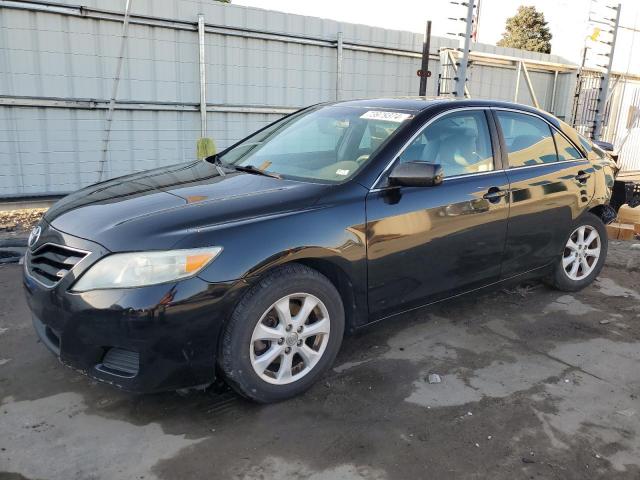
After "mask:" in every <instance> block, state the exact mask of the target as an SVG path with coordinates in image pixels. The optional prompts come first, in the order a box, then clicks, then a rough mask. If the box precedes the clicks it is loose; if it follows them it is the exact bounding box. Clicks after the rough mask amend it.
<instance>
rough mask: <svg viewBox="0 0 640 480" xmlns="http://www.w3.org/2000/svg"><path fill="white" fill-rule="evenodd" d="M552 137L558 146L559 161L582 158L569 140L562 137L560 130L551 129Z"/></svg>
mask: <svg viewBox="0 0 640 480" xmlns="http://www.w3.org/2000/svg"><path fill="white" fill-rule="evenodd" d="M553 138H554V139H555V141H556V147H557V148H558V160H560V161H561V162H562V161H564V160H577V159H579V158H582V154H581V153H580V151H579V150H578V149H577V148H576V147H575V146H574V145H573V144H572V143H571V142H569V140H567V139H566V138H564V135H562V134H561V133H560V132H556V131H555V130H554V131H553Z"/></svg>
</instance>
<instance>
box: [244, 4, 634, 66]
mask: <svg viewBox="0 0 640 480" xmlns="http://www.w3.org/2000/svg"><path fill="white" fill-rule="evenodd" d="M462 1H463V0H457V1H456V2H455V3H462ZM476 1H477V0H476ZM232 2H233V3H234V4H236V5H246V6H252V7H259V8H264V9H268V10H278V11H282V12H289V13H297V14H300V15H309V16H313V17H322V18H330V19H333V20H338V21H342V22H350V23H361V24H365V25H372V26H376V27H383V28H388V29H393V30H407V31H410V32H419V33H424V30H425V23H426V21H427V20H432V22H433V24H432V34H433V35H438V36H447V33H448V32H453V31H456V30H458V31H459V29H460V25H461V23H462V22H460V23H458V24H456V22H453V21H451V20H448V18H449V17H460V16H462V15H464V13H465V7H462V6H460V5H452V2H450V1H449V0H232ZM620 2H621V4H622V10H621V12H622V13H621V22H620V24H621V25H622V26H625V27H630V28H635V29H640V0H620ZM613 3H614V2H613V1H612V0H480V22H479V31H478V41H479V42H482V43H489V44H495V43H496V42H497V41H498V40H499V39H500V37H501V36H502V32H503V31H504V26H505V22H506V19H507V18H508V17H510V16H512V15H514V14H515V12H516V10H517V9H518V6H520V5H533V6H535V7H536V8H538V9H539V10H541V11H542V12H543V13H544V15H545V19H546V20H547V22H548V24H549V28H550V30H551V33H552V35H553V39H552V41H551V52H552V53H554V54H556V55H560V56H561V57H564V58H565V59H567V60H568V61H569V62H571V63H579V62H580V57H581V51H582V48H583V45H584V42H585V37H586V36H587V34H588V33H589V34H590V33H591V32H592V31H593V27H589V24H588V19H589V12H590V11H593V12H594V13H592V14H591V15H592V17H593V16H598V17H599V18H602V14H603V13H604V12H606V15H607V16H611V15H612V14H611V12H612V11H611V10H608V9H607V8H606V7H605V5H606V4H613ZM605 37H606V34H604V33H603V34H601V39H602V40H605ZM607 40H608V38H607ZM590 46H591V47H592V49H591V51H590V55H589V59H588V64H590V65H594V66H595V65H597V64H603V63H604V62H605V61H606V59H605V57H602V56H598V55H596V53H603V51H602V49H603V48H606V47H604V46H603V45H601V44H598V43H595V44H594V43H591V42H590ZM639 48H640V33H639V32H635V33H634V32H633V31H631V30H629V29H625V28H622V29H620V30H619V33H618V41H617V46H616V52H615V56H614V70H616V71H621V72H627V71H628V72H630V73H636V74H640V53H636V54H635V55H634V54H633V52H634V50H636V49H639Z"/></svg>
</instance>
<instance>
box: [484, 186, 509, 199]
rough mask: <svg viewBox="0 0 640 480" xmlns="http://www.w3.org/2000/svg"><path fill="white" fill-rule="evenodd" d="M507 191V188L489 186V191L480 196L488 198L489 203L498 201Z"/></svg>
mask: <svg viewBox="0 0 640 480" xmlns="http://www.w3.org/2000/svg"><path fill="white" fill-rule="evenodd" d="M507 193H508V192H507V190H500V189H499V188H497V187H491V188H490V189H489V191H488V192H487V193H485V194H484V195H483V196H482V198H484V199H485V200H489V201H490V202H491V203H498V202H499V201H500V199H501V198H502V197H504V196H506V195H507Z"/></svg>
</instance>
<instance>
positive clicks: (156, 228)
mask: <svg viewBox="0 0 640 480" xmlns="http://www.w3.org/2000/svg"><path fill="white" fill-rule="evenodd" d="M326 188H329V186H327V185H320V184H312V183H305V182H296V181H291V180H284V179H277V178H271V177H266V176H262V175H255V174H250V173H244V172H233V171H232V172H230V173H227V174H226V175H223V176H222V175H220V174H219V173H218V171H217V169H216V168H215V167H214V166H213V165H211V164H209V163H207V162H202V161H198V162H193V163H186V164H179V165H173V166H170V167H163V168H158V169H155V170H149V171H146V172H141V173H137V174H133V175H128V176H125V177H120V178H116V179H113V180H109V181H107V182H103V183H99V184H96V185H92V186H90V187H87V188H84V189H82V190H79V191H78V192H76V193H73V194H71V195H69V196H67V197H65V198H63V199H62V200H60V201H59V202H58V203H56V204H55V205H54V206H53V207H52V208H51V209H49V211H48V212H47V214H46V215H45V217H44V219H45V221H47V222H48V223H49V224H50V225H51V226H53V227H54V228H55V229H57V230H60V231H62V232H64V233H68V234H69V235H73V236H77V237H81V238H85V239H87V240H91V241H94V242H97V243H100V244H101V245H103V246H104V247H106V248H108V249H109V250H111V251H127V250H145V249H167V248H171V247H172V246H173V245H175V244H176V243H177V242H178V241H180V240H181V239H182V238H184V237H185V236H186V235H188V234H189V233H194V232H198V231H199V230H201V229H205V228H211V227H212V226H215V225H222V224H233V223H235V222H246V221H255V220H257V219H260V218H263V217H265V216H269V215H278V214H282V213H285V212H291V211H294V210H300V209H304V208H308V207H310V206H312V205H313V204H314V203H315V202H316V200H317V199H318V198H319V196H320V195H321V193H322V191H323V190H325V189H326Z"/></svg>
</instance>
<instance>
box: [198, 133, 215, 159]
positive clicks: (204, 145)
mask: <svg viewBox="0 0 640 480" xmlns="http://www.w3.org/2000/svg"><path fill="white" fill-rule="evenodd" d="M215 154H216V144H215V142H214V141H213V139H212V138H206V137H204V138H199V139H198V142H197V144H196V156H197V157H198V158H199V159H200V160H202V159H203V158H207V157H210V156H211V155H215Z"/></svg>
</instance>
